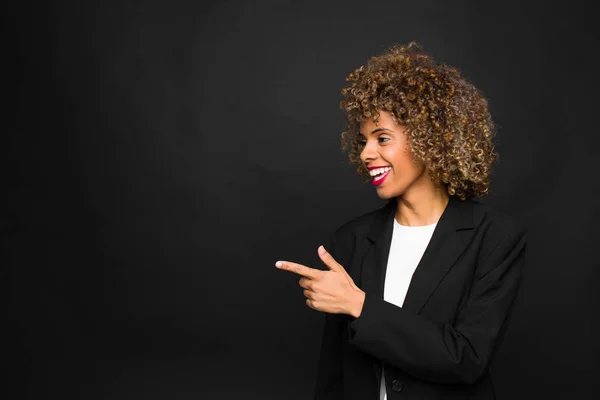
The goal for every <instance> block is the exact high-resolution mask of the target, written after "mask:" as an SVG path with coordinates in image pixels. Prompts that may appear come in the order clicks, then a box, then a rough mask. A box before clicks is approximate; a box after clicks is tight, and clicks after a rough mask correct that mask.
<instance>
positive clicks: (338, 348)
mask: <svg viewBox="0 0 600 400" xmlns="http://www.w3.org/2000/svg"><path fill="white" fill-rule="evenodd" d="M343 317H345V316H344V315H343V314H329V313H325V326H324V328H323V340H322V343H321V353H320V357H319V366H318V369H317V384H316V387H315V397H314V400H338V399H342V398H343V391H342V388H343V385H342V340H341V338H342V329H343V328H344V326H345V321H344V319H343Z"/></svg>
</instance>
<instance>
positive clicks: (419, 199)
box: [395, 187, 450, 226]
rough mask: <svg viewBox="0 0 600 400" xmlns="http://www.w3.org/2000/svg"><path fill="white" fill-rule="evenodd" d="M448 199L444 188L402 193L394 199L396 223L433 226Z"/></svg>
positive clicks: (425, 188)
mask: <svg viewBox="0 0 600 400" xmlns="http://www.w3.org/2000/svg"><path fill="white" fill-rule="evenodd" d="M414 189H416V188H414ZM449 199H450V197H449V196H448V193H447V192H446V190H445V189H444V188H435V187H429V188H427V187H423V188H420V190H419V189H417V190H412V191H410V193H404V194H403V195H401V196H398V197H397V198H396V200H397V201H398V207H397V208H396V214H395V218H396V221H398V223H399V224H400V225H405V226H423V225H431V224H435V223H436V222H438V221H439V219H440V217H441V216H442V214H443V212H444V210H445V209H446V205H447V204H448V201H449Z"/></svg>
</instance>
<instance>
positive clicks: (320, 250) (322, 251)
mask: <svg viewBox="0 0 600 400" xmlns="http://www.w3.org/2000/svg"><path fill="white" fill-rule="evenodd" d="M319 254H325V247H323V246H319Z"/></svg>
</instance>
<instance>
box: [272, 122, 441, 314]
mask: <svg viewBox="0 0 600 400" xmlns="http://www.w3.org/2000/svg"><path fill="white" fill-rule="evenodd" d="M405 130H406V127H404V126H401V125H398V124H397V123H396V122H395V121H394V118H393V117H392V115H391V114H390V113H388V112H386V111H380V112H379V120H378V121H377V122H375V121H374V120H373V119H372V118H371V119H369V120H366V121H363V122H362V123H361V124H360V132H361V135H362V137H363V149H362V152H361V154H360V158H361V160H362V161H363V162H364V163H365V166H367V167H371V166H375V167H391V168H392V170H391V171H390V172H389V174H388V176H387V177H386V179H385V181H384V182H383V183H382V184H381V185H379V186H376V187H375V188H376V191H377V195H378V196H379V197H380V198H382V199H391V198H394V197H395V198H396V199H397V201H398V207H397V209H396V215H395V218H396V221H398V223H399V224H401V225H406V226H422V225H430V224H434V223H436V222H437V221H438V220H439V219H440V217H441V215H442V213H443V212H444V210H445V208H446V205H447V204H448V200H449V197H448V194H447V193H446V191H445V190H443V189H442V188H439V187H436V185H435V184H434V183H433V182H432V181H431V179H430V178H429V174H428V172H427V168H426V167H425V166H424V165H423V163H421V162H419V161H418V160H416V159H415V158H414V157H413V155H412V153H411V152H410V148H409V143H408V141H407V138H406V135H405V134H404V132H405ZM318 254H319V257H320V258H321V261H323V263H324V264H325V265H326V266H327V267H328V269H329V270H328V271H321V270H318V269H314V268H310V267H307V266H305V265H302V264H297V263H293V262H290V261H277V263H275V266H276V267H277V268H279V269H282V270H286V271H290V272H293V273H295V274H298V275H300V276H302V278H300V281H299V284H300V287H302V288H303V289H304V296H305V297H306V304H307V305H308V306H309V307H310V308H313V309H315V310H317V311H322V312H328V313H332V314H348V315H351V316H353V317H354V318H358V317H359V316H360V314H361V312H362V307H363V304H364V301H365V292H364V291H362V290H361V289H360V288H359V287H357V286H356V285H355V284H354V281H353V280H352V278H351V277H350V275H348V273H347V272H346V270H345V268H344V267H343V266H342V265H340V264H339V263H338V262H337V261H336V260H335V259H334V258H333V257H332V256H331V254H329V253H328V252H327V251H326V250H325V249H324V248H323V246H319V249H318Z"/></svg>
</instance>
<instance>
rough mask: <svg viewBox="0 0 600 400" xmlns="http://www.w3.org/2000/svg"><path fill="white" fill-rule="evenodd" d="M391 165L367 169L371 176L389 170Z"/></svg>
mask: <svg viewBox="0 0 600 400" xmlns="http://www.w3.org/2000/svg"><path fill="white" fill-rule="evenodd" d="M391 169H392V168H391V167H383V168H377V169H372V170H371V171H369V174H371V176H373V177H374V176H376V175H379V174H383V173H386V172H388V171H389V170H391Z"/></svg>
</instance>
